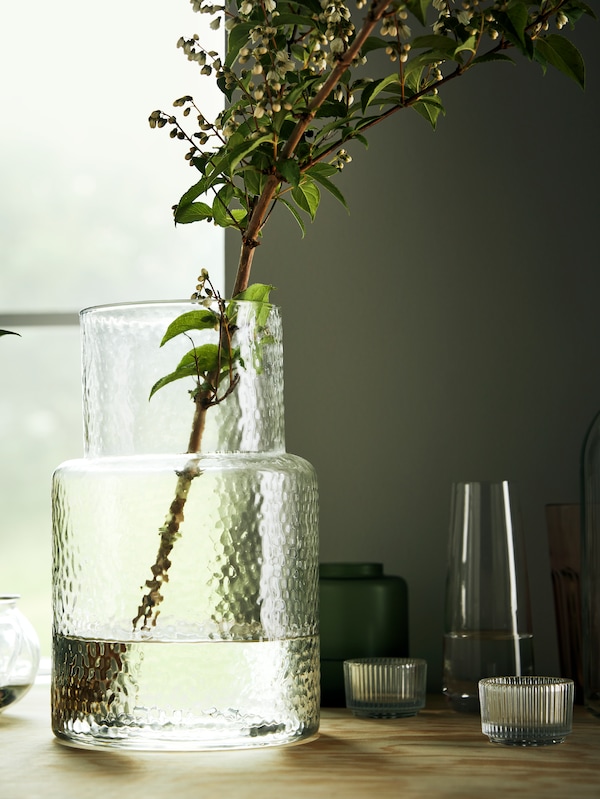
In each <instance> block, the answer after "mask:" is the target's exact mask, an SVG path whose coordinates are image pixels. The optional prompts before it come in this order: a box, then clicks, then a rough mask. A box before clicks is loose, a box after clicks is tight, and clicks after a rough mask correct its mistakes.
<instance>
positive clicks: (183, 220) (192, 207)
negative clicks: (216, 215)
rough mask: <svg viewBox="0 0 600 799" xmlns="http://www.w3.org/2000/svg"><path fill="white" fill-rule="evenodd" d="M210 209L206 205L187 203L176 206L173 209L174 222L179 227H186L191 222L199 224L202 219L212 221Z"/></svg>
mask: <svg viewBox="0 0 600 799" xmlns="http://www.w3.org/2000/svg"><path fill="white" fill-rule="evenodd" d="M212 215H213V212H212V209H211V207H210V205H207V204H206V203H201V202H197V203H189V204H188V205H184V206H181V205H178V206H177V207H176V209H175V221H176V222H177V223H179V224H180V225H188V224H190V223H191V222H201V221H202V220H203V219H212Z"/></svg>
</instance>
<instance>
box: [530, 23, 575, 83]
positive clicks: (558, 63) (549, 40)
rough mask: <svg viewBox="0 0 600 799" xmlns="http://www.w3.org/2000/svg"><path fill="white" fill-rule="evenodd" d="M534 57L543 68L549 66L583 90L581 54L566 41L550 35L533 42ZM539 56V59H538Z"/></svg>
mask: <svg viewBox="0 0 600 799" xmlns="http://www.w3.org/2000/svg"><path fill="white" fill-rule="evenodd" d="M535 56H536V59H537V60H538V61H540V63H541V64H542V66H545V64H551V65H552V66H553V67H556V69H558V70H560V72H562V73H563V74H564V75H567V77H569V78H571V79H572V80H574V81H575V83H577V84H578V85H579V86H581V88H582V89H584V88H585V64H584V61H583V58H582V56H581V53H580V52H579V50H578V49H577V48H576V47H575V45H574V44H573V43H572V42H570V41H569V40H568V39H565V38H564V37H563V36H559V35H558V34H555V33H551V34H550V35H549V36H544V37H543V38H541V39H536V41H535ZM540 56H541V58H540Z"/></svg>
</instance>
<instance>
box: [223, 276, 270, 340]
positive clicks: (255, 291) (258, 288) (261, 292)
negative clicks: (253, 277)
mask: <svg viewBox="0 0 600 799" xmlns="http://www.w3.org/2000/svg"><path fill="white" fill-rule="evenodd" d="M274 288H275V286H270V285H269V284H268V283H252V284H251V285H250V286H248V287H247V288H245V289H244V290H243V291H240V293H239V294H236V296H235V297H234V298H233V299H234V300H247V301H250V302H255V303H257V311H256V325H257V327H258V328H261V327H264V326H265V325H266V323H267V320H268V319H269V315H270V313H271V306H270V305H269V299H270V295H271V292H272V291H273V290H274ZM230 310H231V313H230ZM227 316H228V317H229V321H230V323H231V324H235V318H236V310H235V307H233V308H231V306H230V307H229V308H228V309H227ZM263 343H264V342H263Z"/></svg>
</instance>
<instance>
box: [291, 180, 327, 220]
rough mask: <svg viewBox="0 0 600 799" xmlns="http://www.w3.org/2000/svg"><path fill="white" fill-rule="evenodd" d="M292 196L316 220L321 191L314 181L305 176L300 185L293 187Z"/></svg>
mask: <svg viewBox="0 0 600 799" xmlns="http://www.w3.org/2000/svg"><path fill="white" fill-rule="evenodd" d="M292 197H293V198H294V202H295V203H296V204H297V205H298V206H299V207H300V208H302V210H303V211H306V213H307V214H309V215H310V218H311V220H314V218H315V214H316V213H317V208H318V207H319V202H320V201H321V192H320V191H319V187H318V186H316V185H315V183H314V181H313V180H311V179H310V178H307V177H306V176H305V177H304V178H303V179H302V181H301V183H300V185H299V186H297V187H296V188H294V189H292Z"/></svg>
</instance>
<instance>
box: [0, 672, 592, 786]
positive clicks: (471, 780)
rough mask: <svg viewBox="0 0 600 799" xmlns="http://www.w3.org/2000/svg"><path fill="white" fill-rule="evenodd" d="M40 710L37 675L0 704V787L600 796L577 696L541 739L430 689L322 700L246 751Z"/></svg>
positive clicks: (587, 719)
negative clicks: (98, 726) (296, 732)
mask: <svg viewBox="0 0 600 799" xmlns="http://www.w3.org/2000/svg"><path fill="white" fill-rule="evenodd" d="M49 715H50V710H49V691H48V686H47V685H46V686H45V685H36V686H35V687H34V688H33V689H32V691H31V692H30V693H29V694H28V695H27V696H26V697H25V698H24V699H23V700H22V701H21V702H20V703H19V704H17V705H15V706H14V707H13V708H12V709H7V710H6V711H5V712H4V713H3V714H2V715H0V757H1V758H2V762H1V768H0V799H59V797H60V799H70V798H71V797H80V796H81V797H87V796H93V797H102V799H118V798H119V797H127V798H128V799H137V798H138V797H140V799H145V798H146V797H147V799H187V798H188V797H210V798H211V799H212V797H215V798H216V797H219V799H246V798H248V799H261V798H262V797H266V798H267V799H270V798H271V797H273V798H275V797H277V799H288V798H291V799H294V798H295V797H315V799H320V798H321V797H323V799H334V798H335V797H346V799H371V797H374V798H375V797H377V799H385V797H402V799H412V798H413V797H430V798H431V799H437V797H457V799H458V797H460V798H461V799H468V798H469V797H477V799H490V798H492V797H501V796H502V797H504V796H510V797H525V796H526V797H528V798H529V799H538V797H539V799H554V798H555V797H556V799H579V797H582V799H583V797H594V799H599V797H600V719H595V718H594V717H593V716H591V715H589V714H588V713H587V712H586V711H585V710H584V709H583V708H581V707H576V709H575V722H574V728H573V733H572V735H570V736H569V737H568V738H567V741H566V742H565V743H563V744H559V745H556V746H550V747H541V748H513V747H502V746H498V745H495V744H491V743H489V742H488V739H487V738H486V737H485V736H483V735H482V733H481V727H480V722H479V718H478V717H477V716H463V715H459V714H457V713H454V712H453V711H451V710H449V709H447V708H446V706H445V704H444V701H443V699H442V697H438V696H430V697H428V701H427V707H426V709H425V710H424V711H422V712H421V713H420V714H419V715H418V716H415V717H413V718H409V719H395V720H362V719H356V718H354V717H353V716H352V715H351V714H350V712H349V711H347V710H345V709H339V710H338V709H336V710H333V709H331V710H330V709H325V710H323V713H322V720H321V730H320V733H319V735H318V737H317V738H315V739H313V740H312V741H309V742H307V743H304V744H301V745H297V746H289V747H280V748H271V749H263V750H252V751H229V752H222V751H219V752H197V753H196V752H186V753H137V752H126V753H121V752H112V751H105V750H103V751H95V750H84V749H73V748H70V747H66V746H63V745H61V744H60V743H58V741H56V740H55V739H54V738H53V736H52V733H51V731H50V723H49Z"/></svg>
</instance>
